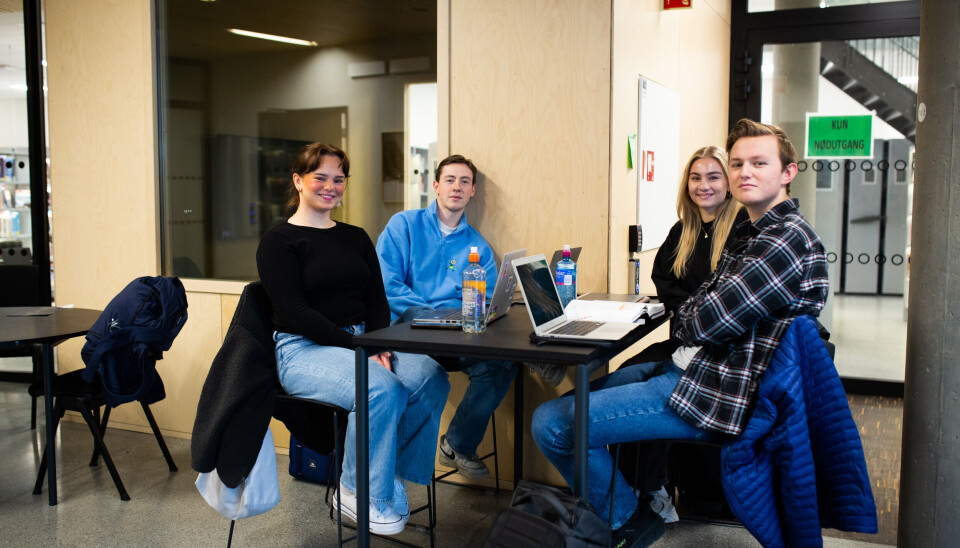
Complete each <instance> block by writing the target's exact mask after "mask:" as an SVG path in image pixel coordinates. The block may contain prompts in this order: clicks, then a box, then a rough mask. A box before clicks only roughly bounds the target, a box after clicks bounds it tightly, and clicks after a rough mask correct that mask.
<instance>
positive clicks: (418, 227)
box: [377, 200, 497, 320]
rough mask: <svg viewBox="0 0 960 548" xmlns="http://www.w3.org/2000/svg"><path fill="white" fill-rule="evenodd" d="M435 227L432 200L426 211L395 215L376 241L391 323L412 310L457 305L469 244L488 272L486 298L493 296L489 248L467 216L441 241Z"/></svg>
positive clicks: (493, 273)
mask: <svg viewBox="0 0 960 548" xmlns="http://www.w3.org/2000/svg"><path fill="white" fill-rule="evenodd" d="M439 223H440V219H439V218H438V217H437V201H436V200H434V201H433V203H431V204H430V207H428V208H426V209H414V210H410V211H401V212H400V213H397V214H396V215H394V216H393V217H391V218H390V222H388V223H387V227H386V228H385V229H384V230H383V233H382V234H380V237H379V238H377V256H379V257H380V270H381V271H382V273H383V287H384V289H386V291H387V300H388V301H389V302H390V316H391V320H396V319H397V318H398V317H400V316H401V315H402V314H403V313H404V312H405V311H406V310H407V309H408V308H410V307H411V306H423V307H427V308H444V307H459V306H460V304H461V301H460V300H461V298H462V295H461V292H462V290H463V269H464V268H466V266H467V265H468V264H469V255H470V247H471V246H475V247H476V248H477V251H479V252H480V266H482V267H483V269H484V270H486V271H487V299H490V298H492V297H493V287H494V285H495V282H496V280H497V265H496V262H495V261H494V259H493V250H491V249H490V245H489V244H487V241H486V240H484V239H483V236H481V235H480V233H479V232H477V231H476V230H474V228H473V227H471V226H470V225H469V224H468V223H467V216H466V214H464V216H463V217H462V218H461V219H460V224H459V225H457V228H456V229H455V230H454V231H453V234H450V235H449V236H446V237H444V235H443V233H442V232H441V231H440V225H439Z"/></svg>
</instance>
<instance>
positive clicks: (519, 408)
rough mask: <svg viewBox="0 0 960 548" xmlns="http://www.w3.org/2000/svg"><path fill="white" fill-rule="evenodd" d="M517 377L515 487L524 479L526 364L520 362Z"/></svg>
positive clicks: (514, 422)
mask: <svg viewBox="0 0 960 548" xmlns="http://www.w3.org/2000/svg"><path fill="white" fill-rule="evenodd" d="M516 366H517V367H519V368H520V370H519V371H517V379H516V380H515V381H513V488H514V489H516V488H517V485H518V484H519V483H520V480H522V479H523V377H524V375H525V374H526V371H527V368H526V366H524V365H522V364H520V363H518V364H516Z"/></svg>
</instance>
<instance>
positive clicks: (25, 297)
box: [0, 264, 40, 306]
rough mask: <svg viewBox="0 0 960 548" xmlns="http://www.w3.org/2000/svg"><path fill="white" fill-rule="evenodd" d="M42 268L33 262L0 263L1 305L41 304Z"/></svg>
mask: <svg viewBox="0 0 960 548" xmlns="http://www.w3.org/2000/svg"><path fill="white" fill-rule="evenodd" d="M39 272H40V269H39V267H37V265H32V264H0V306H40V284H39Z"/></svg>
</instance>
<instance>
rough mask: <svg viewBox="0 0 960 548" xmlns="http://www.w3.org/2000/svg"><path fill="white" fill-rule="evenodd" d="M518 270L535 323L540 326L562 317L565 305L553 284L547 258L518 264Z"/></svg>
mask: <svg viewBox="0 0 960 548" xmlns="http://www.w3.org/2000/svg"><path fill="white" fill-rule="evenodd" d="M516 268H517V276H518V277H519V278H520V283H521V284H523V295H524V297H525V298H526V299H527V306H528V307H529V308H530V312H531V313H532V314H533V321H534V323H536V324H537V325H538V326H540V325H543V324H545V323H547V322H549V321H551V320H555V319H557V318H559V317H560V316H562V315H563V305H561V304H560V295H559V294H558V293H557V287H556V286H555V285H554V284H553V276H551V275H550V268H549V266H547V260H546V258H544V259H543V260H539V261H531V262H529V263H525V264H518V265H516Z"/></svg>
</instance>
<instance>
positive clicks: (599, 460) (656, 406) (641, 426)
mask: <svg viewBox="0 0 960 548" xmlns="http://www.w3.org/2000/svg"><path fill="white" fill-rule="evenodd" d="M681 376H683V371H681V370H680V368H678V367H677V366H675V365H674V364H673V362H672V361H670V360H666V361H663V362H659V363H657V362H653V363H641V364H637V365H632V366H629V367H625V368H623V369H619V370H617V371H615V372H613V373H611V374H609V375H606V376H604V377H601V378H599V379H596V380H595V381H593V382H592V383H590V410H589V413H588V419H587V420H588V424H589V430H590V433H589V438H588V450H587V469H588V471H587V478H588V480H589V481H588V484H587V500H588V501H589V502H590V504H592V505H593V508H594V509H595V510H596V511H597V513H598V514H599V515H600V517H601V518H603V519H608V518H609V517H610V516H609V515H608V514H609V513H610V474H611V473H612V472H613V470H614V468H613V457H612V456H611V455H610V452H609V451H608V450H607V447H606V446H607V445H611V444H614V443H620V442H626V441H645V440H660V439H673V440H708V439H714V438H715V437H716V434H713V433H711V432H708V431H706V430H703V429H700V428H697V427H695V426H692V425H690V424H688V423H687V422H686V421H684V420H683V419H681V418H680V416H679V415H677V414H676V413H675V412H674V411H673V409H670V407H668V406H667V399H668V398H669V397H670V393H671V392H673V389H674V388H675V387H676V385H677V382H679V381H680V377H681ZM530 429H531V431H532V434H533V439H534V441H536V443H537V447H539V448H540V451H542V452H543V454H544V455H546V457H547V459H549V460H550V462H551V463H553V465H554V466H555V467H556V468H557V470H559V471H560V474H562V475H563V478H564V479H565V480H566V481H567V484H569V485H571V486H572V485H573V475H574V440H575V437H574V397H573V395H572V394H571V395H567V396H563V397H560V398H557V399H555V400H551V401H548V402H546V403H544V404H543V405H541V406H540V407H538V408H537V410H536V411H535V412H534V413H533V421H532V424H531V426H530ZM614 481H615V483H616V488H615V489H616V493H615V497H616V498H615V500H614V503H613V516H612V518H613V519H612V520H611V521H610V525H611V527H612V528H613V529H619V528H620V526H621V525H623V524H624V522H626V521H627V519H628V518H630V516H631V515H633V512H634V511H635V510H636V509H637V497H636V495H635V494H634V493H633V490H632V489H631V488H630V484H628V483H627V481H626V480H625V479H624V477H623V474H621V473H620V471H619V470H618V471H616V479H615V480H614Z"/></svg>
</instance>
